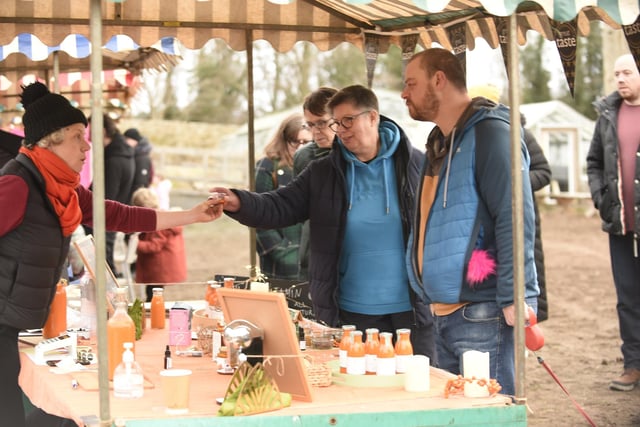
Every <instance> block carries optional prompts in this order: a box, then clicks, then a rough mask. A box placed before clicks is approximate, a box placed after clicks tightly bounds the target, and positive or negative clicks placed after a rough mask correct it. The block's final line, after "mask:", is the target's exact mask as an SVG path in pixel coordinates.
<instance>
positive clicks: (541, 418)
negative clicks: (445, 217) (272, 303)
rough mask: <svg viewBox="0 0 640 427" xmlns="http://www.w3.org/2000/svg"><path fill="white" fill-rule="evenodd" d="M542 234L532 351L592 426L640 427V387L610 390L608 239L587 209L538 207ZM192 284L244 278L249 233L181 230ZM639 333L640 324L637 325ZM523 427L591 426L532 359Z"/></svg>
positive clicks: (224, 223) (613, 353) (186, 290)
mask: <svg viewBox="0 0 640 427" xmlns="http://www.w3.org/2000/svg"><path fill="white" fill-rule="evenodd" d="M542 233H543V244H544V251H545V258H546V270H547V286H548V293H549V304H550V316H549V320H548V321H546V322H544V323H542V324H541V328H542V330H543V332H544V335H545V346H544V347H543V348H542V349H541V350H540V351H538V352H537V356H540V357H542V358H544V361H545V362H546V363H547V364H548V365H549V367H550V368H551V369H552V370H553V372H554V373H555V374H556V376H557V377H558V379H559V380H560V382H561V383H562V385H563V386H564V387H565V388H566V389H567V391H568V392H569V393H570V394H571V396H572V397H573V399H575V401H576V402H577V404H579V405H580V406H581V407H582V408H583V409H584V410H585V411H586V413H587V414H588V415H589V416H590V417H591V419H592V420H593V421H594V423H595V425H597V426H617V427H622V426H638V425H640V387H639V388H636V389H635V390H634V391H632V392H626V393H625V392H615V391H610V390H609V389H608V386H607V385H608V383H609V381H610V380H611V379H613V378H614V377H616V376H617V375H619V374H620V373H621V372H622V368H623V365H622V359H621V353H620V344H621V340H620V337H619V333H618V320H617V316H616V309H615V305H616V298H615V290H614V287H613V282H612V279H611V270H610V264H609V253H608V241H607V236H606V234H605V233H604V232H602V231H600V222H599V219H598V217H597V215H593V212H592V209H591V208H590V207H589V203H584V204H582V205H577V206H576V205H572V206H570V207H566V206H565V207H560V206H555V207H546V206H543V207H542ZM185 238H186V245H187V254H188V257H189V260H188V266H189V280H190V281H194V282H195V281H202V280H206V279H208V278H210V277H212V276H213V275H214V274H218V273H220V274H224V273H226V274H237V275H246V274H247V272H248V270H247V268H246V266H247V265H249V255H248V248H249V233H248V231H247V229H246V228H244V227H242V226H239V225H237V224H236V223H235V222H233V221H231V220H229V219H228V218H224V219H222V220H219V221H216V222H215V223H213V224H205V225H194V226H190V227H187V228H186V229H185ZM202 295H204V285H203V284H192V285H183V286H180V288H177V287H174V288H173V289H167V292H166V296H167V299H172V298H173V299H181V298H184V299H189V298H200V297H201V296H202ZM638 326H639V327H640V325H638ZM525 395H526V396H527V404H528V407H529V415H528V421H529V422H528V424H529V426H532V427H542V426H545V427H546V426H588V425H589V423H588V422H587V421H586V419H585V418H584V417H583V416H582V415H581V414H580V413H579V412H578V410H577V409H576V407H575V406H574V405H573V403H572V402H571V400H570V399H569V398H568V397H567V396H566V395H565V394H564V392H563V391H562V389H561V388H560V386H558V384H557V383H556V382H555V381H554V379H553V378H552V376H551V375H550V374H549V373H548V372H547V371H546V370H545V369H544V367H543V366H542V365H540V364H539V363H538V362H537V360H536V357H535V355H533V354H531V353H530V354H529V355H528V357H527V360H526V382H525Z"/></svg>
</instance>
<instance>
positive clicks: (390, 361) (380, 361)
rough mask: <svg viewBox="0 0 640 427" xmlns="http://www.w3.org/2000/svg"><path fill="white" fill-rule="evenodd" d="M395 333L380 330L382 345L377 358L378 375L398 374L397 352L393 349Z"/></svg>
mask: <svg viewBox="0 0 640 427" xmlns="http://www.w3.org/2000/svg"><path fill="white" fill-rule="evenodd" d="M392 339H393V334H392V333H391V332H380V347H378V357H377V358H376V375H395V374H396V354H395V351H394V349H393V341H392Z"/></svg>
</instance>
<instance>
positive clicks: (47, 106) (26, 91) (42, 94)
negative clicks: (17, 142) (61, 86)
mask: <svg viewBox="0 0 640 427" xmlns="http://www.w3.org/2000/svg"><path fill="white" fill-rule="evenodd" d="M20 98H21V102H22V105H23V107H24V109H25V112H24V115H23V116H22V123H23V125H24V145H26V146H27V147H30V146H33V145H35V144H36V143H37V142H38V141H40V140H41V139H42V138H44V137H45V136H47V135H49V134H51V133H53V132H55V131H57V130H59V129H62V128H64V127H66V126H70V125H72V124H75V123H83V124H84V125H85V126H86V125H87V117H86V116H85V115H84V113H83V112H82V111H80V110H79V109H77V108H75V107H73V106H72V105H71V104H70V103H69V100H68V99H67V98H65V97H64V96H62V95H58V94H56V93H51V92H49V89H48V88H47V87H46V86H45V85H44V84H42V83H40V82H35V83H32V84H30V85H28V86H22V95H20Z"/></svg>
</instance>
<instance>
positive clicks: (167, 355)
mask: <svg viewBox="0 0 640 427" xmlns="http://www.w3.org/2000/svg"><path fill="white" fill-rule="evenodd" d="M172 367H173V361H172V360H171V349H170V348H169V345H167V347H166V348H165V349H164V369H171V368H172Z"/></svg>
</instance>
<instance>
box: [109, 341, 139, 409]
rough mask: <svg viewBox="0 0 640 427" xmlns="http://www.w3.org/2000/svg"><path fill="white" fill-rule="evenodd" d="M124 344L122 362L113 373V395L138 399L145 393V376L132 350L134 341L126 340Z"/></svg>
mask: <svg viewBox="0 0 640 427" xmlns="http://www.w3.org/2000/svg"><path fill="white" fill-rule="evenodd" d="M123 346H124V349H125V350H124V352H123V353H122V362H121V363H120V364H119V365H118V366H117V367H116V370H115V372H114V373H113V396H114V397H119V398H122V399H137V398H140V397H142V396H143V395H144V376H143V375H142V369H140V365H138V363H137V362H136V361H135V359H134V356H133V352H132V351H131V348H133V343H131V342H126V343H124V344H123Z"/></svg>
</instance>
